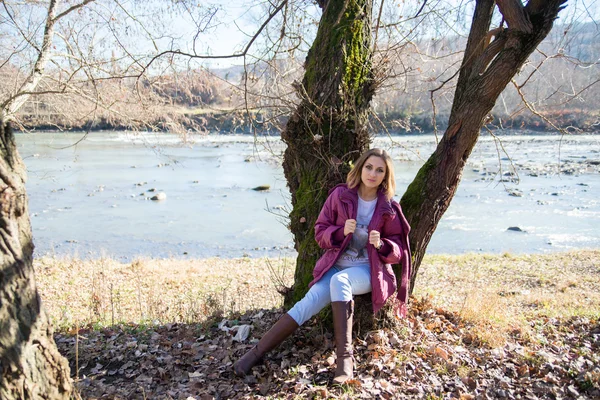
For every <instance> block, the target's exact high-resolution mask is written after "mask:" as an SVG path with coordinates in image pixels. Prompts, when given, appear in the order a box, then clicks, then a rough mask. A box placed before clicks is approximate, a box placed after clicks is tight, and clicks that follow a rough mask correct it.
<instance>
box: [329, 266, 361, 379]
mask: <svg viewBox="0 0 600 400" xmlns="http://www.w3.org/2000/svg"><path fill="white" fill-rule="evenodd" d="M330 291H331V308H332V310H333V330H334V333H335V343H336V355H337V361H336V364H337V368H336V371H335V376H334V378H333V381H334V382H335V383H344V382H346V381H347V380H349V379H352V378H353V377H354V360H353V358H352V353H353V352H352V313H353V311H354V310H353V306H354V304H353V301H352V296H353V295H359V294H365V293H369V292H370V291H371V269H370V267H369V266H368V265H366V266H360V267H351V268H346V269H344V270H342V271H340V272H338V273H336V274H335V275H334V276H333V277H332V278H331V283H330Z"/></svg>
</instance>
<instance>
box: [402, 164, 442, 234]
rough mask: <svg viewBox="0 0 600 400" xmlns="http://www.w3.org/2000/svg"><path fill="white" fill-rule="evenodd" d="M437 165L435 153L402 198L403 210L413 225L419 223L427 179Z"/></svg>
mask: <svg viewBox="0 0 600 400" xmlns="http://www.w3.org/2000/svg"><path fill="white" fill-rule="evenodd" d="M436 166H437V158H436V155H435V153H433V154H432V155H431V157H429V159H428V160H427V162H426V163H425V164H424V165H423V166H422V167H421V169H420V170H419V172H418V173H417V176H416V177H415V179H414V180H413V181H412V183H411V184H410V185H409V186H408V188H407V189H406V192H405V193H404V196H402V199H401V200H400V204H401V206H402V211H403V212H404V214H405V215H406V217H407V218H408V220H409V221H411V225H417V223H418V211H419V209H420V207H421V204H422V203H423V201H424V199H425V197H426V193H427V179H428V176H429V173H430V172H431V170H432V169H434V168H435V167H436Z"/></svg>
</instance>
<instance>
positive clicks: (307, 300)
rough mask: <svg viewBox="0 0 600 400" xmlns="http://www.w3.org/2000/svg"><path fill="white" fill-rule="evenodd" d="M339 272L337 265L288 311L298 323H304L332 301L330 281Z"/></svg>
mask: <svg viewBox="0 0 600 400" xmlns="http://www.w3.org/2000/svg"><path fill="white" fill-rule="evenodd" d="M338 272H339V270H338V269H337V268H336V267H333V268H331V269H330V270H329V271H327V272H326V273H325V275H323V277H322V278H321V279H319V281H318V282H317V283H315V284H314V285H312V287H311V288H310V289H309V290H308V292H307V293H306V294H305V295H304V297H303V298H302V300H300V301H299V302H297V303H296V304H294V307H292V308H291V309H290V310H289V311H288V314H289V315H290V316H291V317H292V318H294V320H295V321H296V322H297V323H298V325H303V324H304V323H305V322H306V321H308V320H309V319H310V318H311V317H312V316H313V315H316V314H317V313H318V312H319V311H321V310H322V309H323V308H324V307H325V306H326V305H328V304H329V303H330V302H331V296H330V289H329V287H330V281H331V277H332V276H334V275H335V274H337V273H338Z"/></svg>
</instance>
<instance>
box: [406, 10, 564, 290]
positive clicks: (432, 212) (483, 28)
mask: <svg viewBox="0 0 600 400" xmlns="http://www.w3.org/2000/svg"><path fill="white" fill-rule="evenodd" d="M564 1H565V0H549V1H537V2H535V3H534V2H531V1H530V3H529V4H528V5H527V6H526V7H524V8H522V9H521V11H522V12H523V13H524V14H525V15H524V16H523V19H524V20H527V19H528V20H529V21H530V22H531V26H532V29H531V30H530V31H529V32H527V30H528V27H522V24H517V23H515V24H514V26H515V27H514V28H513V27H511V26H510V24H509V27H508V29H501V30H500V31H499V33H498V34H497V36H496V38H495V39H494V41H492V43H490V44H489V45H488V39H489V35H488V32H489V29H490V23H491V19H492V12H493V9H494V0H478V1H477V4H476V7H475V13H474V15H473V22H472V27H471V31H470V34H469V39H468V42H467V48H466V50H465V55H464V58H463V63H462V66H461V70H460V75H459V78H458V82H457V86H456V92H455V94H454V102H453V105H452V111H451V113H450V119H449V122H448V128H447V130H446V132H445V133H444V136H443V137H442V140H441V141H440V143H439V145H438V147H437V149H436V150H435V152H434V153H433V154H432V155H431V157H430V158H429V159H428V160H427V162H426V163H425V165H423V167H422V168H421V170H420V171H419V173H418V174H417V176H416V178H415V179H414V180H413V182H412V183H411V184H410V186H409V187H408V189H407V190H406V193H405V194H404V196H403V197H402V201H401V205H402V209H403V211H404V213H405V215H406V217H407V219H408V222H409V223H410V225H411V227H412V230H411V234H410V241H411V250H412V257H413V270H412V273H411V288H410V290H411V292H412V289H413V288H414V284H415V279H416V277H417V273H418V270H419V266H420V264H421V261H422V260H423V256H424V255H425V250H426V249H427V245H428V244H429V241H430V239H431V236H432V235H433V232H434V231H435V229H436V227H437V224H438V222H439V221H440V219H441V218H442V215H444V213H445V212H446V210H447V209H448V206H449V205H450V201H451V200H452V198H453V197H454V194H455V193H456V189H457V187H458V184H459V182H460V178H461V176H462V171H463V168H464V166H465V164H466V161H467V158H468V157H469V155H470V154H471V150H472V149H473V147H474V146H475V143H476V142H477V139H478V138H479V132H480V130H481V128H482V126H483V124H484V122H485V119H486V117H487V116H488V113H489V112H490V111H491V110H492V108H493V107H494V104H495V103H496V99H497V98H498V96H500V94H501V93H502V91H503V90H504V88H505V87H506V85H507V84H508V83H509V82H510V81H511V79H512V78H513V77H514V76H515V74H516V73H517V72H518V70H519V68H521V66H522V65H523V64H524V63H525V62H526V61H527V58H528V57H529V55H530V54H531V53H532V52H533V51H534V50H535V49H536V47H537V46H538V45H539V43H540V42H541V41H542V40H543V39H544V38H545V37H546V36H547V35H548V33H549V32H550V30H551V29H552V24H553V22H554V20H555V19H556V17H557V15H558V13H559V11H560V10H561V9H562V8H563V7H562V4H563V3H564ZM514 4H515V2H513V4H512V6H514ZM519 4H520V2H519ZM512 6H511V7H512ZM501 11H502V9H501ZM511 11H513V12H514V8H511Z"/></svg>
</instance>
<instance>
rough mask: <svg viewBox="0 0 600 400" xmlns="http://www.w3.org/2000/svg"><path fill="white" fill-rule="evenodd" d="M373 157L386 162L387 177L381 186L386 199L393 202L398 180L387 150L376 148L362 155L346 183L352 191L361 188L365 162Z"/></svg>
mask: <svg viewBox="0 0 600 400" xmlns="http://www.w3.org/2000/svg"><path fill="white" fill-rule="evenodd" d="M371 156H377V157H379V158H381V159H382V160H383V161H384V162H385V176H384V178H383V181H382V182H381V185H379V186H380V187H381V188H382V189H383V191H384V193H385V197H386V198H387V199H388V200H391V199H392V197H394V193H395V192H396V179H395V178H394V163H393V162H392V158H391V157H390V156H389V154H388V153H387V152H386V151H385V150H382V149H378V148H375V149H371V150H368V151H365V152H364V153H362V155H361V156H360V157H358V160H356V162H355V163H354V167H353V168H352V170H351V171H350V172H349V173H348V177H347V178H346V183H347V184H348V187H349V188H350V189H353V188H355V187H358V186H360V183H361V181H362V180H361V175H362V169H363V167H364V166H365V162H367V160H368V159H369V157H371Z"/></svg>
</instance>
